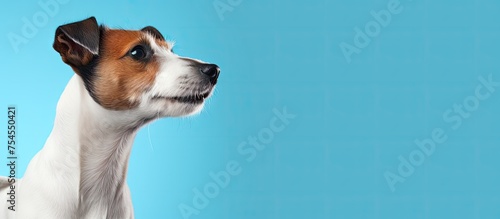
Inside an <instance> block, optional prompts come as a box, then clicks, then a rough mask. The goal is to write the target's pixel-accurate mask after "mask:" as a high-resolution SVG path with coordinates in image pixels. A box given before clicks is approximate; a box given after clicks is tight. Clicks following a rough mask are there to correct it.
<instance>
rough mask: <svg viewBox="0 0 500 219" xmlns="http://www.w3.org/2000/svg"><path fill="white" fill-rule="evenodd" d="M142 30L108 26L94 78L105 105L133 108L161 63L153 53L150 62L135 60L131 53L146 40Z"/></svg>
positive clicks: (101, 102) (98, 93)
mask: <svg viewBox="0 0 500 219" xmlns="http://www.w3.org/2000/svg"><path fill="white" fill-rule="evenodd" d="M144 39H145V35H144V33H143V32H141V31H128V30H112V29H107V30H105V31H104V33H103V34H102V38H101V49H100V51H101V53H100V54H99V56H100V60H99V63H98V66H97V69H96V72H95V73H96V77H95V79H94V81H93V82H94V90H95V96H96V98H97V100H98V102H99V103H100V104H101V105H102V106H103V107H105V108H108V109H114V110H126V109H132V108H134V107H136V106H137V105H138V103H139V102H138V100H139V98H140V96H141V95H142V93H143V92H144V91H145V90H147V89H149V88H150V87H151V86H152V85H153V83H154V79H155V77H156V75H157V73H158V71H159V68H160V63H159V62H158V61H157V60H156V58H155V57H154V56H153V57H151V60H149V61H148V62H147V63H144V62H140V61H136V60H134V59H133V58H132V57H129V56H127V53H128V51H129V50H130V49H132V48H133V47H134V46H136V45H137V44H139V43H140V42H141V40H143V41H144Z"/></svg>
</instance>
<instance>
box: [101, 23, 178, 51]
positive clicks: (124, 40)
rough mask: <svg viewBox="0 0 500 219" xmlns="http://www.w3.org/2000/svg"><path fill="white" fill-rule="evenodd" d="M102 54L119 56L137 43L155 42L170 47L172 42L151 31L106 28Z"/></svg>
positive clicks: (166, 47) (160, 45)
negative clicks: (156, 35) (158, 36)
mask: <svg viewBox="0 0 500 219" xmlns="http://www.w3.org/2000/svg"><path fill="white" fill-rule="evenodd" d="M101 40H102V44H101V46H102V49H101V52H102V53H103V54H102V55H105V56H113V57H121V56H123V55H125V54H126V53H127V52H128V51H129V50H130V49H131V48H133V47H134V46H135V45H137V44H139V43H148V44H156V45H158V46H159V47H163V48H165V49H167V50H168V49H171V46H172V44H171V43H169V42H167V41H165V40H163V39H159V38H155V37H154V36H152V35H151V33H149V32H146V31H141V30H120V29H106V30H105V31H104V33H103V35H102V39H101Z"/></svg>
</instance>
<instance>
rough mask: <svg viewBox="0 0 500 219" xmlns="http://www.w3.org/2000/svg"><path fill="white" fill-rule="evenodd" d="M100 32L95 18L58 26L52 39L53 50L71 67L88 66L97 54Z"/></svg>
mask: <svg viewBox="0 0 500 219" xmlns="http://www.w3.org/2000/svg"><path fill="white" fill-rule="evenodd" d="M99 38H100V30H99V25H98V24H97V21H96V19H95V17H90V18H87V19H85V20H82V21H78V22H74V23H70V24H66V25H62V26H59V27H58V28H57V30H56V35H55V39H54V45H53V47H54V49H55V50H56V51H57V52H59V54H61V58H62V60H63V61H64V62H65V63H66V64H68V65H70V66H71V67H80V66H84V65H86V64H88V63H89V62H90V61H91V60H92V59H93V58H94V56H96V55H98V54H99Z"/></svg>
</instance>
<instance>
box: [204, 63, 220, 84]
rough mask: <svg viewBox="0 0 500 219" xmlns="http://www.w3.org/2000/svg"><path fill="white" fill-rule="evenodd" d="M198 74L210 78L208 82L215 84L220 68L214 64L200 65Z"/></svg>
mask: <svg viewBox="0 0 500 219" xmlns="http://www.w3.org/2000/svg"><path fill="white" fill-rule="evenodd" d="M200 72H201V73H203V74H204V75H207V76H208V77H209V78H210V82H211V83H212V84H215V83H217V78H218V77H219V74H220V68H219V66H217V65H215V64H202V65H200Z"/></svg>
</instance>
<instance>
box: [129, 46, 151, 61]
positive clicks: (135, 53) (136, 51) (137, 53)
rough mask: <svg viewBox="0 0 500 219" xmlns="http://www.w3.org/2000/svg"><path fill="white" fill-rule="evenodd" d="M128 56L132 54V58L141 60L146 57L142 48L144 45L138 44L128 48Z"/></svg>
mask: <svg viewBox="0 0 500 219" xmlns="http://www.w3.org/2000/svg"><path fill="white" fill-rule="evenodd" d="M130 56H132V58H134V59H135V60H142V59H144V58H146V56H147V54H146V50H145V49H144V47H143V46H141V45H138V46H135V47H134V48H132V49H131V50H130Z"/></svg>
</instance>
